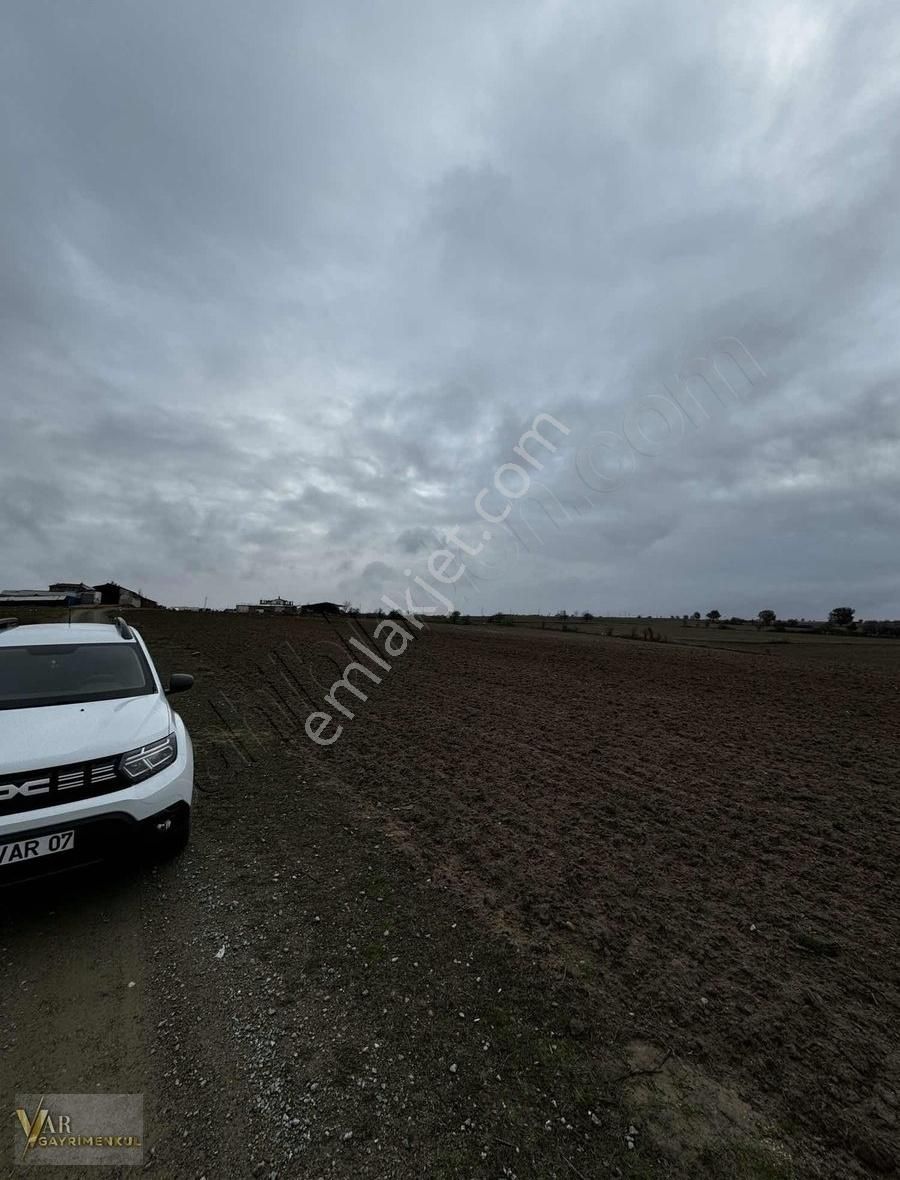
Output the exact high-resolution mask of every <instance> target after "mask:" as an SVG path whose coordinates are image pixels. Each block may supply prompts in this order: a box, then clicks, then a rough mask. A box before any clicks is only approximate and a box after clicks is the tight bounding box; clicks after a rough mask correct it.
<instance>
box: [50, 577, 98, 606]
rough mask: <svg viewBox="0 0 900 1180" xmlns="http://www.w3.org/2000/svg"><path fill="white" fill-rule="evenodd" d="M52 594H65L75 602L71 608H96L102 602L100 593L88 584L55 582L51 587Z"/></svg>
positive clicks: (71, 604)
mask: <svg viewBox="0 0 900 1180" xmlns="http://www.w3.org/2000/svg"><path fill="white" fill-rule="evenodd" d="M50 593H51V594H65V595H66V597H67V598H73V599H74V600H75V601H74V602H71V603H69V605H70V606H96V605H97V604H98V603H99V602H100V591H99V590H98V589H96V587H94V586H88V584H87V583H86V582H54V583H53V584H52V585H51V586H50Z"/></svg>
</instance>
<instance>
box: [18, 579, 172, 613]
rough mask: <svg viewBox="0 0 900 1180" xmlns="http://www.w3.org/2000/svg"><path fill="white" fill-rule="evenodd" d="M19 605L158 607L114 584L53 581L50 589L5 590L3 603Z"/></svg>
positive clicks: (141, 595) (141, 596) (140, 595)
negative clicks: (90, 584)
mask: <svg viewBox="0 0 900 1180" xmlns="http://www.w3.org/2000/svg"><path fill="white" fill-rule="evenodd" d="M2 603H6V604H7V605H16V606H99V605H100V604H101V603H103V604H104V605H107V606H127V607H132V608H137V607H142V606H144V607H155V606H159V603H157V602H154V601H153V599H152V598H145V597H144V595H143V594H136V593H135V592H134V590H126V589H125V587H124V586H119V585H117V584H116V583H115V582H104V583H103V585H102V586H89V585H88V584H87V582H53V583H52V585H51V586H50V587H49V588H48V589H47V590H3V591H0V604H2Z"/></svg>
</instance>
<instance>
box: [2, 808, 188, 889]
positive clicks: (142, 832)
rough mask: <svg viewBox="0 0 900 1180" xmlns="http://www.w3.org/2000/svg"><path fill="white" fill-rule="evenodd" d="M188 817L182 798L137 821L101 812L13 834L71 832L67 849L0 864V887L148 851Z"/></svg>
mask: <svg viewBox="0 0 900 1180" xmlns="http://www.w3.org/2000/svg"><path fill="white" fill-rule="evenodd" d="M189 816H190V807H189V805H188V804H187V803H185V802H184V801H183V800H180V801H179V802H177V803H173V804H172V805H171V806H170V807H167V808H165V809H164V810H163V811H160V812H157V813H156V814H155V815H151V816H148V817H147V818H146V819H142V820H137V819H135V818H134V816H131V815H128V814H126V813H125V812H105V813H104V814H103V815H97V816H91V817H89V818H85V819H76V820H67V821H66V822H64V823H56V824H51V825H47V824H42V825H41V826H40V827H35V828H33V829H31V830H29V831H27V832H22V833H20V834H18V835H17V837H16V838H17V839H18V840H27V839H30V838H32V837H34V836H49V835H52V834H53V833H54V832H68V831H72V832H74V833H75V840H74V843H73V845H72V850H71V851H70V852H58V853H55V854H54V855H53V856H41V857H37V858H35V859H33V860H23V861H16V862H15V863H14V864H10V865H0V888H2V887H3V886H6V885H19V884H21V883H22V882H25V881H32V880H34V879H35V878H39V877H40V878H43V877H51V876H54V875H55V874H57V873H66V872H69V871H70V870H71V869H80V868H85V867H86V866H87V865H92V864H97V863H98V862H100V861H113V860H122V859H124V858H126V857H129V856H131V855H133V854H134V853H135V852H137V853H138V854H140V853H142V852H148V853H152V852H153V851H154V849H155V848H156V847H157V846H158V844H159V840H160V837H161V836H162V835H163V834H164V832H165V831H168V830H169V829H170V826H175V825H179V824H183V823H185V822H186V821H187V819H188V818H189Z"/></svg>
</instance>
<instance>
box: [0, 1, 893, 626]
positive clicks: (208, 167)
mask: <svg viewBox="0 0 900 1180" xmlns="http://www.w3.org/2000/svg"><path fill="white" fill-rule="evenodd" d="M898 52H900V9H898V7H897V5H896V3H894V2H893V0H888V2H886V3H883V4H879V3H876V2H872V3H864V4H863V3H861V4H858V5H853V4H848V3H839V4H837V3H835V4H829V3H825V2H823V0H810V2H809V3H791V2H790V0H777V2H775V3H766V2H765V0H763V2H757V3H754V4H752V5H747V4H745V3H738V4H733V5H732V4H728V3H724V2H723V3H716V4H711V3H709V2H707V0H704V2H703V3H671V4H670V3H661V2H657V3H653V4H647V3H640V2H637V3H636V2H635V0H627V2H623V3H605V4H602V5H599V4H598V5H584V4H579V3H574V2H572V3H564V2H559V0H550V2H546V3H535V4H527V3H526V4H522V3H498V2H491V0H489V2H487V3H484V2H483V0H479V2H478V3H465V2H461V0H454V2H453V3H449V2H448V3H443V4H432V3H422V2H421V0H410V2H409V3H403V4H400V3H385V4H368V3H335V2H333V0H329V2H325V3H301V2H296V3H278V2H275V0H266V2H265V3H260V4H249V3H240V4H237V3H227V2H225V0H216V2H215V3H201V2H197V0H187V2H185V3H181V2H179V3H175V2H165V0H157V2H153V3H148V2H147V0H137V2H123V0H115V2H113V0H109V2H98V0H83V2H80V3H52V2H50V0H44V2H41V3H34V2H33V0H7V2H6V3H5V4H3V6H2V16H0V89H2V94H0V99H2V105H0V152H2V156H0V158H2V161H3V179H2V184H0V249H2V267H0V351H2V364H0V382H2V384H0V390H2V393H0V397H2V409H3V417H2V425H0V584H2V586H3V587H4V588H20V587H21V588H25V587H41V586H43V587H45V586H46V585H47V584H48V583H49V582H50V581H55V580H57V579H66V580H68V579H84V580H86V581H89V582H99V581H105V580H108V579H114V580H116V581H119V582H121V583H122V584H124V585H126V586H131V587H133V588H142V589H143V591H144V593H146V594H148V595H151V596H153V597H156V598H159V599H161V600H162V601H164V602H166V603H168V604H170V605H177V606H180V605H188V604H196V603H201V602H202V601H203V598H204V596H206V595H208V596H209V599H210V603H211V604H212V605H215V606H227V605H233V604H234V603H235V602H237V601H247V600H255V599H257V598H259V597H261V596H263V597H269V596H272V595H276V594H280V595H284V596H285V597H288V598H293V599H295V600H297V601H306V600H309V599H322V598H328V599H335V600H337V601H343V600H345V599H350V600H351V601H353V602H356V603H360V604H361V605H363V606H375V605H377V603H378V601H379V599H380V597H381V595H382V594H384V593H392V592H396V591H397V590H399V589H402V588H403V587H404V586H405V585H406V583H407V575H405V574H404V570H407V569H410V570H412V574H413V576H414V575H415V574H417V573H422V574H424V573H425V570H426V561H427V557H428V555H429V552H430V550H432V549H434V548H437V547H438V546H439V544H440V540H439V538H440V537H441V536H442V535H443V534H444V532H445V530H447V529H448V528H451V527H453V526H454V525H459V526H461V532H460V534H459V535H460V536H462V537H468V538H469V542H468V543H469V544H470V546H472V545H474V543H475V539H476V538H477V539H478V543H481V542H480V538H481V534H482V529H483V527H484V524H483V522H482V521H480V520H478V518H477V517H476V515H475V510H474V506H473V501H474V499H475V496H476V495H477V493H478V491H479V489H480V488H482V487H490V486H491V485H492V480H493V477H494V473H495V472H496V471H497V469H498V468H499V467H500V466H501V465H502V464H504V463H507V462H510V461H511V460H513V459H515V458H516V456H515V455H514V454H513V453H512V448H513V447H514V446H515V445H516V443H517V442H518V439H519V437H520V435H521V433H522V431H523V430H524V429H525V428H527V426H528V424H529V423H530V422H531V421H532V419H533V418H534V417H535V415H536V414H538V413H546V414H550V415H553V416H554V417H555V418H556V419H557V420H558V421H559V422H561V423H563V424H564V425H566V426H567V427H568V429H569V431H570V433H569V434H568V435H566V436H564V437H563V436H562V435H560V434H558V433H557V432H554V431H553V430H552V429H551V430H550V431H549V435H552V436H553V437H554V438H556V439H558V441H559V442H560V446H559V450H558V451H557V453H556V454H555V455H554V456H552V459H551V461H550V462H548V463H547V465H546V467H545V469H544V470H543V471H542V472H541V473H540V479H541V482H542V487H541V488H536V487H535V488H533V489H532V491H535V490H536V491H537V492H538V493H539V496H540V497H541V501H542V502H543V503H545V504H546V503H547V502H549V501H548V500H547V497H548V496H549V494H550V493H551V492H552V493H553V495H554V496H556V497H558V501H559V503H560V504H562V505H563V506H564V508H565V512H566V516H565V517H563V516H562V515H560V512H559V510H558V509H556V508H555V507H554V509H553V516H552V519H551V515H550V513H548V512H547V511H544V509H542V508H540V506H539V505H532V508H533V509H534V511H533V513H532V515H533V517H534V522H535V523H534V529H535V531H536V533H537V534H538V535H537V537H536V538H535V537H534V536H531V539H530V541H529V544H528V547H527V548H526V547H525V545H524V544H522V543H521V542H517V541H515V540H513V539H512V538H511V537H510V536H508V535H507V536H504V534H503V530H502V529H494V530H493V535H492V537H491V539H490V541H489V542H487V543H486V544H485V549H484V551H483V553H482V554H481V555H479V558H478V562H476V563H473V566H472V569H471V571H470V574H471V575H472V576H471V577H470V575H469V574H467V575H466V577H465V578H464V579H463V580H462V581H460V582H459V583H457V584H456V585H455V586H454V587H452V588H450V589H447V588H445V592H446V593H448V594H450V595H451V596H452V600H453V601H454V602H455V603H456V604H457V605H459V606H461V607H462V609H464V610H470V611H472V612H474V613H478V612H480V611H481V610H484V611H485V613H488V612H491V611H494V610H498V609H501V610H509V611H512V610H544V611H550V610H554V611H555V610H559V609H563V608H565V609H567V610H570V611H574V610H584V609H590V610H593V611H595V612H599V613H620V612H621V613H624V612H632V613H644V614H646V613H650V612H653V613H662V614H670V613H677V614H681V613H682V612H685V611H693V610H695V609H696V610H701V611H704V612H705V611H706V610H709V609H710V608H712V607H717V608H718V609H720V610H722V611H723V612H724V613H726V614H731V613H739V614H741V613H753V614H755V613H756V612H757V611H758V610H759V609H761V608H769V607H771V608H772V609H774V610H776V611H777V612H778V613H779V614H780V615H783V616H785V617H786V616H788V615H806V616H815V615H821V614H822V613H823V612H827V611H828V610H829V608H831V607H833V606H836V605H843V604H847V605H851V606H855V607H856V608H857V612H858V614H859V615H860V616H862V617H886V616H887V617H897V616H900V592H898V572H900V558H898V544H897V537H898V520H900V412H898V405H900V399H898V389H900V382H898V378H900V333H898V311H900V307H898V303H900V285H898V242H900V222H898V209H900V185H898V168H900V151H898V143H897V140H898V135H900V74H898V70H897V61H898ZM722 338H733V339H737V340H739V341H741V342H742V344H743V346H744V348H746V350H748V352H749V353H750V354H751V355H752V357H753V358H754V359H755V362H756V363H757V364H758V366H759V367H760V369H761V370H762V371H763V372H764V373H765V378H764V379H761V378H759V377H758V376H757V377H756V378H755V383H754V384H752V386H748V387H747V388H746V389H745V390H744V393H743V395H742V397H741V398H740V400H739V401H737V402H734V403H733V404H732V403H731V402H730V400H729V399H727V398H726V399H723V404H721V405H720V404H719V403H718V402H717V401H715V399H712V400H710V399H707V401H708V402H709V407H710V409H709V416H708V418H703V417H701V416H700V415H695V417H696V420H697V423H698V424H696V425H695V424H694V423H692V422H691V421H689V420H685V422H683V423H682V424H681V425H682V426H683V427H684V429H683V430H681V431H680V433H679V431H677V430H675V429H674V428H671V429H668V433H666V434H665V435H664V433H663V432H662V430H661V420H660V419H659V417H658V416H655V415H654V414H652V413H645V412H644V411H641V412H638V411H636V410H635V411H632V431H631V433H632V434H634V431H635V429H638V430H643V432H644V435H645V436H646V437H648V438H651V439H652V445H649V446H646V447H644V448H643V450H644V451H645V452H658V453H649V454H648V453H643V454H634V453H633V452H631V453H630V456H628V455H623V456H619V458H620V459H621V460H622V461H623V462H625V463H626V465H627V464H628V463H630V464H631V469H628V467H627V466H626V475H625V477H623V478H622V479H620V480H619V481H618V482H617V483H615V486H613V483H612V481H611V480H609V479H608V480H607V481H606V482H605V483H604V481H603V478H602V476H601V477H600V478H595V479H594V480H593V482H594V483H595V484H598V485H599V486H601V487H602V488H604V489H605V490H603V491H599V492H596V491H591V489H589V488H586V487H585V486H584V484H583V481H582V480H581V479H580V477H579V470H582V471H583V470H584V454H585V449H586V448H587V450H588V452H591V448H594V449H593V452H592V453H593V455H594V468H590V467H589V468H588V470H594V469H595V468H596V467H597V466H598V461H597V459H596V457H597V456H598V455H601V454H604V453H606V452H604V451H603V450H602V444H597V443H596V442H592V441H591V440H592V439H594V438H595V436H596V432H615V433H618V434H620V435H621V434H622V432H623V430H624V429H625V423H626V416H627V415H628V413H629V412H630V411H629V408H630V407H635V406H637V405H638V404H643V405H644V406H645V407H646V406H648V405H651V404H658V403H653V401H652V399H653V397H654V396H659V395H661V394H663V392H664V387H665V386H668V387H669V388H670V389H671V390H674V391H676V392H677V391H678V390H679V389H680V388H683V385H679V374H684V373H685V372H689V371H690V366H691V361H692V359H693V358H694V357H697V356H709V355H710V352H711V350H712V349H714V348H715V347H716V341H718V340H720V339H722ZM725 367H727V366H725ZM725 367H721V366H720V369H721V371H722V372H724V371H725ZM752 371H753V372H754V373H757V370H755V369H753V370H752ZM648 397H649V398H650V399H651V400H650V402H647V401H646V399H647V398H648ZM642 399H644V400H643V402H642ZM635 414H637V419H635ZM636 421H637V422H638V425H637V427H636V426H635V422H636ZM657 428H659V429H657ZM549 435H548V436H549ZM606 437H608V436H606ZM598 445H600V447H601V449H600V450H597V446H598ZM532 449H533V450H535V448H532ZM535 453H536V454H539V455H540V456H541V457H546V458H550V456H549V453H548V452H546V451H543V450H541V448H539V447H538V448H537V449H536V451H535ZM579 453H580V454H581V455H582V460H581V461H579V458H578V456H579ZM603 470H604V471H606V469H603ZM609 470H610V471H611V470H612V468H609ZM529 471H532V472H533V469H531V468H529ZM533 473H534V474H535V475H537V473H536V472H533ZM507 478H508V479H509V486H510V487H513V484H514V480H513V478H512V473H509V472H508V473H507ZM502 503H503V501H502V500H501V499H500V498H499V497H498V496H497V494H496V492H492V493H491V495H490V496H489V497H487V498H486V499H485V500H484V504H485V506H490V510H491V512H492V513H499V511H500V505H502ZM524 503H525V501H524V500H520V501H518V502H517V503H516V504H515V511H514V512H513V514H512V515H511V517H510V518H509V520H510V522H514V521H515V520H516V519H517V518H520V517H521V514H522V513H523V512H525V514H526V516H527V515H528V513H529V512H530V511H531V510H530V509H523V507H522V506H523V504H524ZM554 503H555V502H554ZM520 523H521V521H520ZM517 532H518V533H519V536H520V537H526V539H527V535H526V533H524V532H523V531H522V529H521V528H519V529H518V530H517ZM417 597H418V598H420V599H422V598H423V595H422V594H421V593H419V592H417Z"/></svg>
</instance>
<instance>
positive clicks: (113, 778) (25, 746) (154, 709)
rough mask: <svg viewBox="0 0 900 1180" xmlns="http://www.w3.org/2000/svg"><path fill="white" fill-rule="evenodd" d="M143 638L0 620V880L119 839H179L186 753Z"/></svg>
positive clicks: (118, 629)
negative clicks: (23, 624) (22, 624)
mask: <svg viewBox="0 0 900 1180" xmlns="http://www.w3.org/2000/svg"><path fill="white" fill-rule="evenodd" d="M192 684H193V677H191V676H186V675H174V676H172V678H171V680H170V682H169V686H168V688H165V689H164V688H163V686H162V683H161V682H160V679H159V675H158V674H157V671H156V669H155V667H154V666H153V661H152V660H151V658H150V653H149V652H148V651H147V648H146V645H145V644H144V641H143V639H142V638H141V637H140V635H139V634H138V633H137V631H135V630H134V629H133V628H131V627H129V626H128V624H127V623H126V622H125V620H124V619H116V621H115V623H114V624H106V623H72V624H66V623H50V624H45V625H41V626H19V625H18V623H17V621H16V620H15V619H0V885H3V884H8V883H11V882H13V881H18V880H22V879H23V878H27V877H30V876H32V875H35V874H37V873H43V872H53V871H56V870H60V869H65V868H71V867H74V866H75V865H80V864H85V863H90V862H91V861H96V860H101V859H104V858H105V857H107V856H110V855H112V854H116V853H119V852H121V851H122V850H123V849H124V848H125V847H131V846H132V845H131V841H130V840H129V838H136V839H137V841H138V842H139V843H140V844H142V845H143V846H145V847H147V848H149V849H150V850H151V851H152V852H155V853H158V854H160V855H162V856H168V855H173V854H174V853H176V852H178V851H179V850H180V849H181V848H183V847H184V845H185V844H186V843H187V841H188V837H189V835H190V825H191V802H192V799H193V790H194V754H193V749H192V746H191V739H190V737H189V736H188V732H187V730H186V729H185V727H184V722H183V721H182V720H181V718H180V717H179V716H178V714H177V713H176V712H175V711H174V710H173V709H172V707H171V705H170V704H169V702H168V700H167V699H166V697H167V696H168V695H169V694H171V693H174V692H183V691H184V690H185V689H188V688H190V687H191V685H192Z"/></svg>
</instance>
